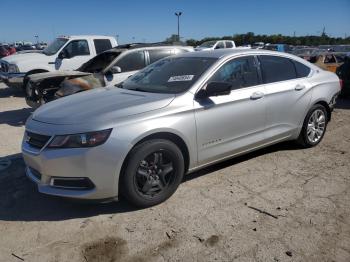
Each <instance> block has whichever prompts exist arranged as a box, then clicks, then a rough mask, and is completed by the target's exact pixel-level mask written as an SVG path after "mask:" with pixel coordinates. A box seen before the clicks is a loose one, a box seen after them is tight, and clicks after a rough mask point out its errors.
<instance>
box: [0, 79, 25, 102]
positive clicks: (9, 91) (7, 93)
mask: <svg viewBox="0 0 350 262" xmlns="http://www.w3.org/2000/svg"><path fill="white" fill-rule="evenodd" d="M0 84H1V83H0ZM4 85H5V84H4ZM11 96H12V97H25V93H24V91H23V90H22V89H21V88H13V87H9V86H5V87H2V88H0V98H5V97H11Z"/></svg>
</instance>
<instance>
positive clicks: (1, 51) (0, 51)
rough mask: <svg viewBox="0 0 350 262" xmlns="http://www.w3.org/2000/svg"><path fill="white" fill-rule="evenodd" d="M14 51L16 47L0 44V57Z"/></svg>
mask: <svg viewBox="0 0 350 262" xmlns="http://www.w3.org/2000/svg"><path fill="white" fill-rule="evenodd" d="M14 53H16V49H15V48H14V47H12V46H9V45H4V44H2V45H0V58H3V57H5V56H9V55H12V54H14Z"/></svg>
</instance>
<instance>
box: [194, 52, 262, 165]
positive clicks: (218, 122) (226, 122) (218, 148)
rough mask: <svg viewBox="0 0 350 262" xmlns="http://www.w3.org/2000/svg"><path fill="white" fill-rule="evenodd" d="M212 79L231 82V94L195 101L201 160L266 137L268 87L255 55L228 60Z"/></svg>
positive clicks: (203, 161)
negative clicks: (258, 69) (264, 83)
mask: <svg viewBox="0 0 350 262" xmlns="http://www.w3.org/2000/svg"><path fill="white" fill-rule="evenodd" d="M210 82H228V83H230V84H232V90H231V93H230V94H229V95H223V96H213V97H209V98H207V99H203V100H202V99H196V100H195V101H194V107H195V117H196V125H197V144H198V161H199V163H200V164H203V163H207V162H211V161H215V160H217V159H221V158H224V157H226V156H229V155H232V154H235V153H238V152H242V151H244V150H247V149H249V148H251V147H255V146H258V145H260V144H261V143H263V141H264V139H265V137H264V130H265V117H266V112H265V111H266V108H265V107H266V105H265V98H264V92H265V90H264V86H263V85H260V80H259V76H258V71H257V64H256V60H255V57H254V56H244V57H239V58H234V59H231V60H229V61H227V62H226V63H224V64H223V65H222V66H221V67H220V68H219V69H218V70H217V71H216V72H215V74H214V75H213V76H212V77H211V78H210V79H209V80H208V81H207V83H210ZM205 86H206V85H204V87H203V88H205Z"/></svg>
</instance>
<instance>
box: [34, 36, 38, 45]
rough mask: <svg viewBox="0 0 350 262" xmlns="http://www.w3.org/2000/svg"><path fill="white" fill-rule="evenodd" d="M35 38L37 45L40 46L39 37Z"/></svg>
mask: <svg viewBox="0 0 350 262" xmlns="http://www.w3.org/2000/svg"><path fill="white" fill-rule="evenodd" d="M34 37H35V38H36V43H37V44H39V36H38V35H35V36H34Z"/></svg>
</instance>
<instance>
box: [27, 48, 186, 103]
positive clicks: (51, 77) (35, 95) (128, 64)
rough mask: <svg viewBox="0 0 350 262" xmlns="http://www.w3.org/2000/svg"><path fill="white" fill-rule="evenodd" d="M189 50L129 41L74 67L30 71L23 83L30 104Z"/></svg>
mask: <svg viewBox="0 0 350 262" xmlns="http://www.w3.org/2000/svg"><path fill="white" fill-rule="evenodd" d="M189 51H192V49H191V48H189V47H181V46H159V45H152V44H148V45H147V44H133V45H123V46H117V47H114V48H112V49H109V50H107V51H104V52H102V53H100V54H99V55H97V56H95V57H94V58H92V59H91V60H89V61H88V62H86V63H84V64H83V65H82V66H81V67H80V68H78V69H77V70H76V71H55V72H48V73H39V74H33V75H30V76H29V77H28V81H27V84H26V101H27V104H28V105H30V106H32V107H38V106H40V105H42V104H44V103H47V102H49V101H52V100H55V99H57V98H60V97H64V96H68V95H72V94H75V93H78V92H82V91H86V90H89V89H93V88H97V87H104V86H111V85H115V84H119V83H120V82H122V81H124V80H125V79H127V78H128V77H130V76H131V75H133V74H135V73H136V72H137V71H139V70H140V69H143V68H144V67H146V66H147V65H149V64H152V63H154V62H156V61H158V60H159V59H162V58H164V57H167V56H171V55H176V54H181V53H186V52H189Z"/></svg>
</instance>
